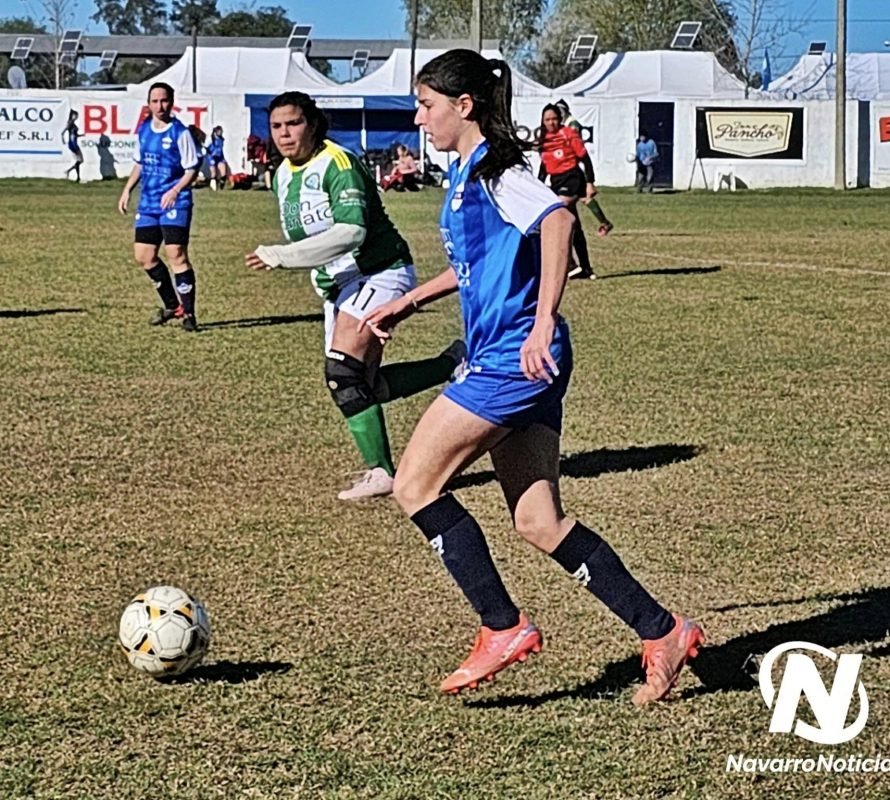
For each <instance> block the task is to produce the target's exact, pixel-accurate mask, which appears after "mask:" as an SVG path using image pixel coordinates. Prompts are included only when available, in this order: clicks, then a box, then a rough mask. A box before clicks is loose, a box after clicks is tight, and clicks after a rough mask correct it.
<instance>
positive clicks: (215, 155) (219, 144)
mask: <svg viewBox="0 0 890 800" xmlns="http://www.w3.org/2000/svg"><path fill="white" fill-rule="evenodd" d="M225 143H226V140H225V139H224V138H223V137H222V136H212V137H211V138H210V146H209V147H208V148H207V155H208V156H209V157H210V160H211V161H216V162H219V161H225V160H226V157H225V156H224V155H223V146H224V145H225Z"/></svg>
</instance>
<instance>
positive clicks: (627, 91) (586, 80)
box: [551, 50, 745, 100]
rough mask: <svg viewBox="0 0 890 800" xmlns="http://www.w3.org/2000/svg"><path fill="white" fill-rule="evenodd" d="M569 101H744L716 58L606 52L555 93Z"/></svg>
mask: <svg viewBox="0 0 890 800" xmlns="http://www.w3.org/2000/svg"><path fill="white" fill-rule="evenodd" d="M551 93H552V94H553V95H556V96H559V97H567V96H569V95H582V96H584V97H639V98H647V99H654V98H665V99H681V98H702V99H706V100H723V99H733V98H744V96H745V85H744V83H742V82H741V81H740V80H739V79H738V78H736V77H735V76H734V75H732V74H731V73H730V72H728V71H727V70H726V69H724V68H723V67H722V66H721V65H720V63H719V62H718V61H717V59H716V58H715V56H714V54H713V53H705V52H699V51H696V50H688V51H683V50H645V51H632V52H629V53H603V54H602V55H601V56H599V57H598V58H597V60H596V61H595V62H594V63H593V65H592V66H591V67H590V69H588V70H587V71H586V72H585V73H584V74H583V75H580V76H579V77H577V78H575V80H573V81H569V82H568V83H566V84H563V85H562V86H560V87H558V88H556V89H553V90H552V92H551Z"/></svg>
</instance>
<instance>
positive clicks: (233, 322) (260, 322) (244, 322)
mask: <svg viewBox="0 0 890 800" xmlns="http://www.w3.org/2000/svg"><path fill="white" fill-rule="evenodd" d="M300 322H324V314H294V315H291V316H278V317H248V318H246V319H221V320H217V321H216V322H202V323H201V329H202V330H205V331H206V330H213V329H214V328H263V327H266V326H268V325H295V324H297V323H300Z"/></svg>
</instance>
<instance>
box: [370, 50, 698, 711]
mask: <svg viewBox="0 0 890 800" xmlns="http://www.w3.org/2000/svg"><path fill="white" fill-rule="evenodd" d="M511 96H512V90H511V78H510V69H509V67H508V66H507V64H506V63H504V62H503V61H499V60H495V59H485V58H483V57H482V56H480V55H478V54H477V53H475V52H473V51H471V50H452V51H450V52H447V53H445V54H443V55H441V56H439V57H437V58H435V59H433V60H432V61H430V62H429V63H428V64H427V65H426V66H425V67H424V68H423V69H422V70H421V71H420V73H419V74H418V76H417V99H418V111H417V116H416V119H415V122H416V123H417V124H418V125H420V126H421V127H422V128H423V129H424V131H425V132H426V134H427V136H428V137H429V140H430V143H431V144H432V145H433V146H434V147H436V149H438V150H443V151H456V152H457V153H458V155H459V157H460V158H459V160H458V161H456V162H455V163H454V164H452V166H451V169H450V172H449V176H448V178H449V181H450V184H449V186H450V188H449V190H448V194H447V196H446V198H445V204H444V206H443V208H442V213H441V217H440V220H439V227H440V230H441V235H442V241H443V243H444V246H445V252H446V254H447V256H448V260H449V262H450V268H449V269H447V270H446V271H445V272H443V273H441V274H440V275H439V276H437V277H436V278H433V279H432V280H430V281H428V282H426V283H424V284H422V285H421V286H419V287H417V288H416V289H413V290H412V291H411V292H409V293H408V294H407V295H405V296H404V297H402V298H399V299H398V300H393V301H392V302H390V303H388V304H386V305H383V306H380V307H379V308H377V309H375V310H374V311H372V312H371V313H370V314H368V315H367V316H366V317H365V318H364V319H363V320H362V323H361V324H362V325H369V326H370V327H371V329H372V330H373V331H374V332H375V333H376V334H377V335H378V336H379V337H381V339H386V338H388V336H389V331H390V329H391V328H392V327H393V325H394V324H396V323H397V322H399V321H401V320H402V319H404V318H406V317H408V316H410V315H411V314H412V313H414V312H415V311H416V310H418V309H419V308H420V307H422V306H425V305H426V304H428V303H430V302H432V301H433V300H436V299H438V298H440V297H443V296H445V295H447V294H450V293H452V292H454V291H455V290H456V291H458V292H459V294H460V302H461V309H462V312H463V318H464V325H465V328H466V343H467V351H468V352H467V362H466V366H465V368H464V371H463V373H462V374H461V375H460V377H459V378H458V379H457V380H456V381H455V382H454V383H452V384H451V385H449V386H448V387H447V388H446V389H445V390H444V392H443V393H442V394H441V395H440V396H439V397H438V398H436V400H435V401H434V402H433V404H432V405H431V406H430V407H429V409H427V411H426V413H425V414H424V415H423V417H422V418H421V420H420V422H419V423H418V424H417V427H416V428H415V430H414V434H413V435H412V437H411V441H410V442H409V443H408V447H407V449H406V450H405V453H404V455H403V456H402V460H401V463H400V464H399V467H398V471H397V473H396V478H395V486H394V494H395V497H396V500H397V501H398V503H399V505H400V506H401V507H402V509H403V510H404V511H405V512H406V513H407V514H408V515H409V516H410V517H411V520H412V521H413V522H414V523H415V524H416V525H417V527H419V528H420V530H421V531H422V532H423V534H424V535H425V536H426V538H427V540H428V541H429V543H430V544H431V545H432V546H433V548H434V549H435V550H436V551H437V552H438V553H439V554H440V555H441V556H442V559H443V561H444V563H445V566H446V567H447V568H448V571H449V572H450V573H451V576H452V577H453V578H454V580H455V581H456V583H457V584H458V586H459V587H460V589H461V590H462V591H463V593H464V595H465V596H466V598H467V600H468V601H469V602H470V604H471V605H472V606H473V608H474V609H475V611H476V612H477V613H478V614H479V616H480V618H481V623H482V626H481V629H480V631H479V633H478V634H477V636H476V640H475V643H474V645H473V649H472V651H471V653H470V655H469V657H468V658H467V659H466V660H465V661H464V662H463V663H462V664H461V665H460V666H459V667H458V669H457V670H456V671H455V672H454V673H452V674H451V675H449V676H448V677H447V678H446V679H445V680H444V681H443V682H442V685H441V689H442V691H443V692H446V693H449V694H456V693H458V692H460V691H461V690H462V689H464V688H469V689H475V688H476V687H478V686H479V684H481V683H482V682H484V681H486V680H491V679H492V678H493V677H494V675H495V674H496V673H497V672H499V671H500V670H502V669H504V668H505V667H507V666H509V665H511V664H514V663H516V662H521V661H525V660H526V659H527V658H528V656H529V654H530V653H536V652H538V651H540V649H541V646H542V644H543V638H542V636H541V633H540V631H539V630H538V628H537V627H536V626H535V625H534V624H533V623H531V622H530V621H529V619H528V618H527V617H526V615H525V614H523V613H522V612H521V611H520V610H519V608H518V607H517V606H516V605H515V604H514V602H513V600H512V599H511V597H510V595H509V593H508V592H507V590H506V588H505V586H504V584H503V582H502V580H501V578H500V576H499V574H498V572H497V569H496V567H495V565H494V562H493V561H492V558H491V555H490V553H489V550H488V545H487V544H486V541H485V536H484V534H483V533H482V530H481V528H480V527H479V525H478V523H477V522H476V520H475V519H473V517H472V516H471V515H470V514H469V513H468V512H467V510H466V509H465V508H464V507H463V506H462V505H461V504H460V503H459V502H458V500H457V499H456V498H455V497H454V496H453V495H452V494H450V493H446V492H445V491H444V490H445V486H446V484H447V483H448V481H449V480H450V479H451V478H452V477H453V476H454V475H455V474H456V473H458V472H460V471H461V470H462V469H464V468H465V467H467V466H468V465H469V464H471V463H472V462H473V461H475V460H476V459H477V458H479V457H480V456H481V455H483V454H484V453H486V452H488V453H490V455H491V459H492V462H493V463H494V467H495V471H496V473H497V476H498V481H499V482H500V484H501V487H502V489H503V492H504V495H505V497H506V500H507V505H508V507H509V509H510V513H511V515H512V518H513V525H514V527H515V529H516V530H517V532H518V533H519V534H520V535H521V536H522V537H523V538H524V539H526V540H527V541H529V542H530V543H531V544H533V545H534V546H536V547H537V548H539V549H541V550H543V551H544V552H545V553H547V554H549V555H550V556H551V557H552V558H553V559H554V560H555V561H556V562H557V563H558V564H559V565H560V566H561V567H563V568H564V569H565V570H567V571H568V572H569V573H570V574H571V575H572V576H573V577H574V578H576V579H577V580H578V581H580V582H581V584H582V585H583V586H585V587H586V588H587V589H588V590H589V591H590V592H592V593H593V594H594V595H595V596H596V597H597V598H599V599H600V600H601V601H602V602H603V603H605V604H606V606H608V608H609V609H611V610H612V611H613V612H614V613H615V614H617V616H618V617H619V618H620V619H622V620H623V621H624V622H625V623H627V624H628V625H629V626H630V627H631V628H633V630H634V631H635V632H636V633H637V634H638V635H639V637H640V638H641V639H642V640H643V661H644V664H645V666H646V682H645V684H644V685H642V686H641V687H639V689H638V690H637V692H636V693H635V695H634V698H633V700H634V702H635V703H636V704H637V705H643V704H646V703H649V702H652V701H654V700H659V699H662V698H664V697H665V696H667V694H668V693H669V692H670V690H671V688H672V687H673V685H674V684H675V683H676V681H677V678H678V676H679V674H680V670H681V669H682V668H683V665H684V664H685V663H686V661H687V660H688V659H689V658H692V657H694V656H695V655H696V654H697V652H698V648H699V646H700V645H701V644H702V643H703V642H704V634H703V632H702V630H701V628H700V627H699V626H698V625H696V624H695V623H694V622H692V621H691V620H689V619H687V618H685V617H682V616H679V615H676V614H671V613H670V612H669V611H667V610H666V609H665V608H664V607H662V606H661V605H660V604H659V603H658V602H656V600H655V599H654V598H653V597H652V596H651V595H650V594H649V593H648V592H647V591H646V590H645V589H644V588H643V587H642V586H641V585H640V584H639V583H638V582H637V581H636V580H635V579H634V578H633V577H632V576H631V575H630V573H629V572H628V571H627V569H626V568H625V567H624V565H623V564H622V563H621V560H620V559H619V558H618V556H617V554H616V553H615V552H614V550H612V548H611V547H610V546H609V545H608V544H607V543H606V542H605V541H603V539H602V538H601V537H600V536H599V535H598V534H597V533H595V532H594V531H592V530H591V529H589V528H587V527H585V526H584V525H583V524H582V523H580V522H578V521H577V520H575V519H573V518H571V517H568V516H566V515H565V513H563V510H562V505H561V503H560V497H559V440H560V431H561V427H562V402H563V397H564V396H565V393H566V389H567V387H568V383H569V377H570V376H571V372H572V347H571V342H570V339H569V329H568V326H567V324H566V322H565V320H563V319H562V317H560V316H559V314H558V308H559V302H560V299H561V297H562V293H563V289H564V287H565V282H566V273H567V267H568V262H569V247H570V242H571V238H572V224H573V217H572V215H571V214H570V213H569V212H568V211H567V210H566V209H565V207H564V206H563V204H562V203H561V202H560V201H559V199H558V198H557V197H556V196H555V195H554V194H553V193H552V192H551V191H550V190H549V189H548V188H546V187H545V186H543V185H542V184H541V183H539V182H538V181H536V180H535V177H534V175H533V174H532V173H531V171H530V169H529V167H528V165H527V163H526V161H525V157H524V154H523V144H522V142H521V141H520V140H519V139H518V138H517V136H516V133H515V131H514V129H513V125H512V121H511V119H512V117H511V113H510V108H511Z"/></svg>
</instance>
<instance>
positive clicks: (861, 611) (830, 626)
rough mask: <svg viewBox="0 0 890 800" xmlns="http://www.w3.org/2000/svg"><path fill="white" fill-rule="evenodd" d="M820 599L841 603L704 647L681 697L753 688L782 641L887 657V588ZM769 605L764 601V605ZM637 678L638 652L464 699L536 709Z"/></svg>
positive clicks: (590, 696)
mask: <svg viewBox="0 0 890 800" xmlns="http://www.w3.org/2000/svg"><path fill="white" fill-rule="evenodd" d="M818 599H820V600H831V601H833V602H841V603H843V605H841V606H839V607H838V608H834V609H831V610H830V611H826V612H824V613H822V614H816V615H815V616H812V617H807V618H806V619H800V620H794V621H792V622H782V623H779V624H777V625H771V626H770V627H769V628H767V629H766V630H762V631H754V632H753V633H747V634H744V635H743V636H737V637H736V638H735V639H730V640H729V641H728V642H725V643H723V644H721V645H716V646H713V647H704V648H703V649H702V651H701V653H700V654H699V657H698V658H697V659H695V660H694V661H692V662H690V664H689V668H690V669H691V670H692V672H693V673H694V674H695V676H696V677H697V678H698V679H699V680H700V681H701V683H702V685H701V686H700V687H698V688H696V689H691V690H689V691H688V692H686V693H684V696H685V697H691V696H697V695H703V694H712V693H714V692H727V691H733V692H747V691H751V690H752V689H755V688H756V687H757V670H758V668H759V657H760V656H762V655H764V654H765V653H767V652H768V651H769V650H771V649H772V648H773V647H775V646H776V645H779V644H784V643H785V642H812V643H814V644H819V645H822V646H823V647H827V648H828V649H830V650H832V649H835V648H840V647H848V646H851V645H858V646H859V651H860V652H863V653H865V654H866V655H867V656H868V657H870V658H886V657H888V656H890V644H881V645H880V646H878V647H873V648H869V645H870V644H871V643H877V642H882V641H883V640H884V639H886V638H887V636H888V635H890V588H888V587H880V588H875V589H866V590H864V591H862V592H856V593H853V594H842V595H834V596H828V597H825V596H821V595H820V596H819V598H818ZM766 605H769V604H766ZM641 680H642V670H641V667H640V659H639V657H637V656H632V657H630V658H625V659H623V660H622V661H616V662H614V663H612V664H607V665H606V668H605V669H604V670H603V671H602V673H601V674H600V676H599V677H598V678H597V679H596V680H594V681H588V682H586V683H581V684H578V685H577V686H574V687H572V688H567V689H558V690H555V691H552V692H545V693H544V694H539V695H514V696H512V697H499V698H493V699H491V700H478V701H468V702H467V703H466V705H467V706H469V707H472V708H510V707H515V706H523V707H528V708H536V707H538V706H540V705H543V704H544V703H550V702H552V701H554V700H562V699H564V698H571V699H577V700H599V699H603V698H607V697H610V696H613V695H615V694H618V693H619V692H622V691H624V690H625V689H627V688H628V687H629V686H631V685H633V684H636V683H639V682H640V681H641Z"/></svg>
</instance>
